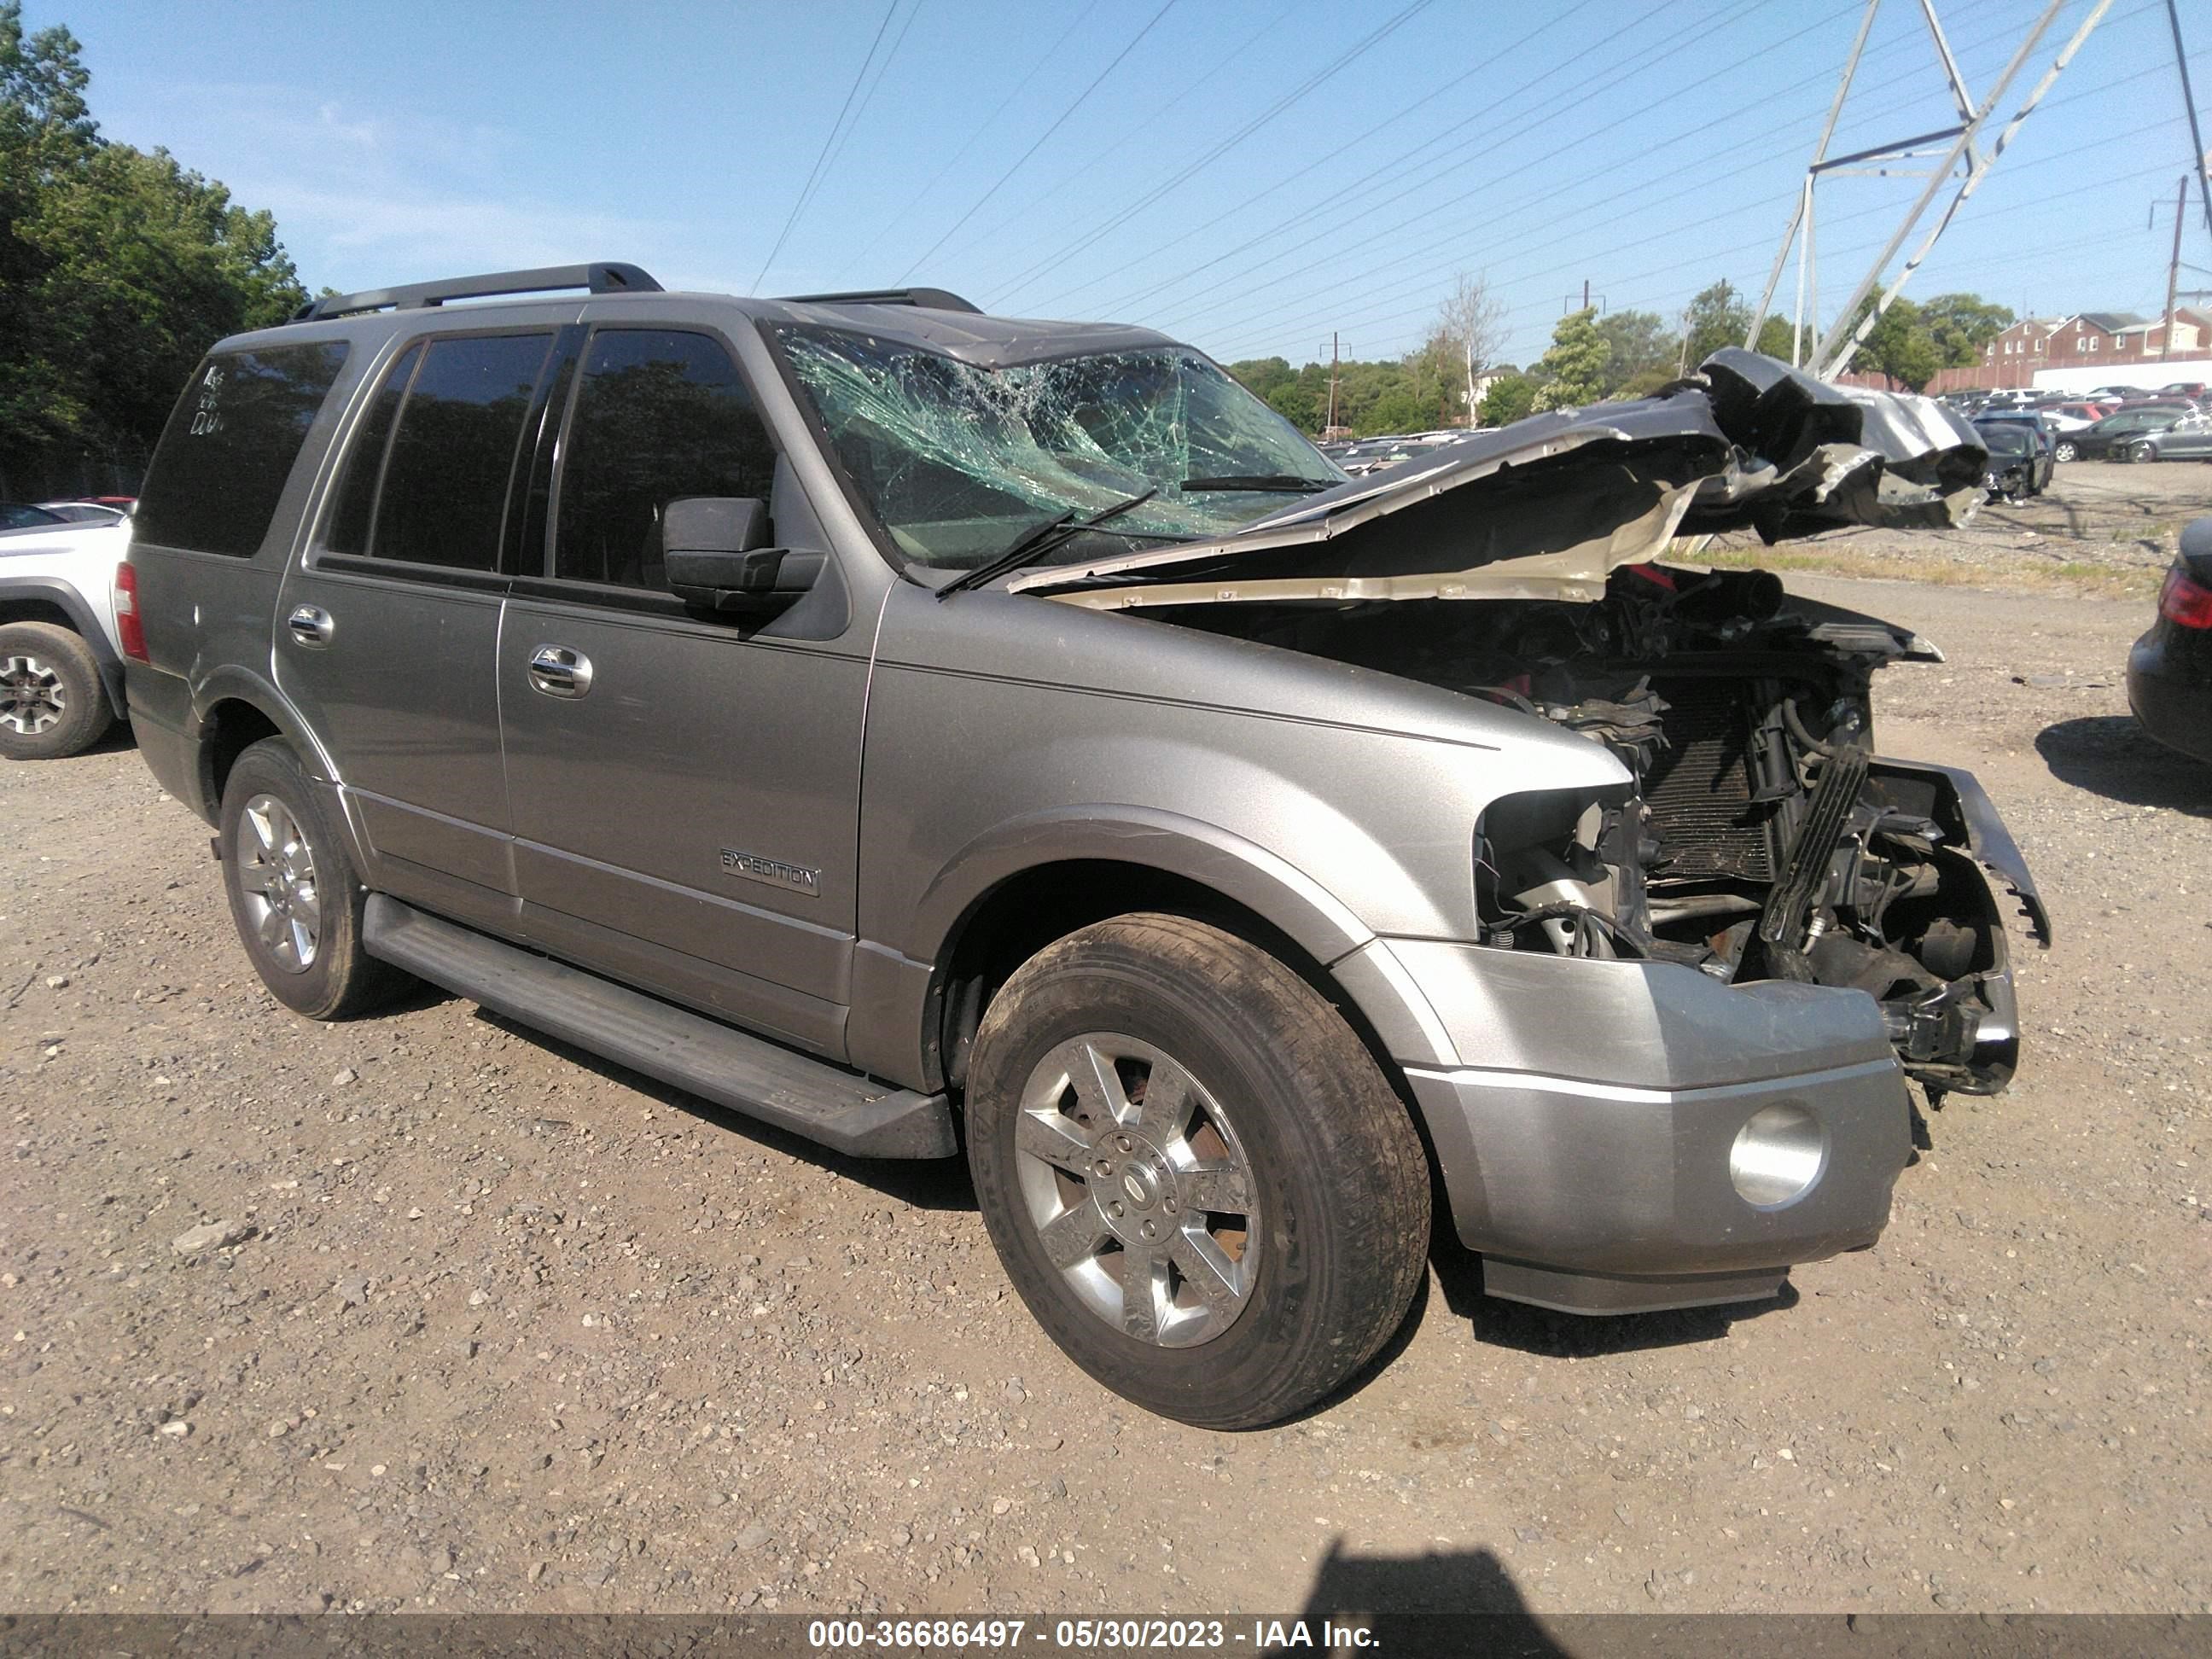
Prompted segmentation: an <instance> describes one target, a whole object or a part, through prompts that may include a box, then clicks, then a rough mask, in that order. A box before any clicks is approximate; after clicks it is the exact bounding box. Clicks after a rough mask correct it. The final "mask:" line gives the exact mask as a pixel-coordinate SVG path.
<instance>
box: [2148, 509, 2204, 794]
mask: <svg viewBox="0 0 2212 1659" xmlns="http://www.w3.org/2000/svg"><path fill="white" fill-rule="evenodd" d="M2128 706H2129V707H2130V708H2132V709H2134V710H2135V711H2136V719H2137V720H2141V721H2142V727H2143V730H2144V731H2146V732H2149V733H2150V734H2151V736H2153V737H2154V738H2157V739H2158V740H2159V741H2160V743H2162V744H2165V745H2166V747H2167V748H2169V749H2175V750H2180V752H2181V753H2183V754H2185V755H2192V756H2194V757H2196V758H2197V759H2198V760H2201V761H2212V519H2199V520H2197V522H2196V523H2194V524H2192V525H2191V526H2189V528H2188V529H2186V530H2185V531H2183V532H2181V556H2180V557H2179V558H2178V559H2176V560H2175V561H2174V562H2173V568H2172V569H2171V570H2169V571H2167V572H2166V586H2165V588H2164V590H2163V591H2162V592H2160V594H2159V596H2158V620H2157V621H2156V622H2155V623H2153V624H2151V630H2150V632H2149V633H2148V634H2146V635H2143V636H2142V638H2141V639H2139V640H2137V641H2136V646H2135V649H2134V650H2132V651H2130V653H2128Z"/></svg>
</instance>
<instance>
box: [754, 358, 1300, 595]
mask: <svg viewBox="0 0 2212 1659" xmlns="http://www.w3.org/2000/svg"><path fill="white" fill-rule="evenodd" d="M781 339H782V343H783V347H784V349H785V351H786V352H787V354H788V356H789V357H790V361H791V365H792V368H793V371H794V373H795V374H796V375H797V377H798V380H799V385H800V386H801V387H802V388H803V389H804V391H805V393H806V395H807V396H808V397H809V398H811V399H812V401H813V404H814V407H815V410H816V411H817V413H818V414H819V415H820V416H821V418H822V422H823V425H824V426H826V427H827V428H829V436H830V440H831V441H832V443H833V444H834V445H835V447H836V451H837V455H838V458H839V459H841V460H842V462H843V463H844V465H845V469H846V471H848V473H850V474H851V476H852V478H853V481H854V483H855V484H856V485H857V486H858V487H859V489H860V493H861V494H862V495H864V496H866V498H867V501H868V505H869V506H870V507H872V509H873V510H874V512H875V514H876V517H877V518H878V520H880V521H881V523H882V524H883V526H884V529H885V531H887V532H889V533H890V538H891V539H892V540H893V541H894V542H896V544H898V547H899V550H900V551H901V552H902V553H904V554H905V555H906V556H908V558H910V559H915V560H918V561H920V562H922V563H924V564H930V565H937V566H940V567H943V568H947V569H955V570H957V569H966V568H975V566H978V565H981V564H983V563H984V562H987V561H988V560H990V559H992V558H994V556H997V555H998V554H1000V552H1002V551H1003V550H1005V549H1006V547H1007V546H1008V544H1010V543H1012V542H1013V541H1014V540H1015V539H1016V538H1018V537H1020V536H1021V535H1022V534H1023V533H1024V532H1026V531H1028V530H1030V529H1032V528H1034V527H1035V526H1037V525H1039V524H1041V523H1042V522H1044V521H1046V520H1050V519H1052V518H1054V517H1055V516H1056V515H1059V514H1061V513H1073V514H1074V515H1075V516H1076V517H1078V518H1089V517H1091V515H1093V514H1095V513H1100V512H1102V511H1103V510H1104V509H1106V508H1108V507H1113V506H1115V504H1116V503H1117V502H1123V501H1127V500H1128V498H1129V497H1130V496H1132V495H1139V494H1141V493H1143V492H1144V491H1146V490H1157V491H1158V494H1157V495H1152V497H1150V498H1149V499H1148V500H1146V501H1143V502H1142V503H1141V504H1139V505H1138V506H1136V507H1130V508H1128V509H1127V511H1126V512H1123V513H1118V514H1116V515H1115V517H1114V519H1113V520H1112V522H1111V523H1110V524H1103V525H1101V526H1098V527H1097V529H1093V530H1087V531H1084V532H1079V533H1078V534H1076V535H1074V536H1073V537H1072V538H1070V539H1069V540H1068V541H1067V542H1066V544H1063V545H1060V546H1059V547H1057V548H1055V549H1054V550H1053V551H1052V553H1051V555H1050V556H1049V561H1048V562H1054V563H1058V562H1066V561H1069V560H1073V559H1077V558H1083V557H1095V556H1097V548H1098V546H1099V545H1100V544H1101V543H1102V542H1103V541H1106V540H1108V539H1109V538H1110V539H1111V541H1112V542H1113V543H1114V544H1116V545H1124V546H1126V545H1130V544H1139V545H1140V544H1143V543H1145V542H1146V541H1155V540H1157V541H1184V540H1190V539H1193V538H1201V539H1202V538H1212V537H1217V536H1221V535H1225V534H1227V533H1229V532H1231V531H1233V530H1235V529H1236V528H1237V526H1240V525H1243V524H1244V523H1246V522H1248V521H1249V520H1253V519H1256V518H1259V517H1260V516H1261V515H1262V514H1264V513H1273V512H1274V511H1276V510H1278V509H1279V508H1280V507H1283V506H1285V504H1286V503H1287V502H1289V501H1293V500H1295V499H1296V498H1297V495H1300V494H1304V493H1307V492H1310V491H1311V490H1317V489H1332V488H1334V486H1335V485H1337V484H1339V483H1343V482H1344V474H1342V473H1341V472H1340V471H1337V469H1336V468H1335V467H1334V466H1333V465H1330V463H1329V462H1328V460H1327V459H1325V458H1324V457H1323V456H1322V454H1321V453H1320V452H1319V451H1318V450H1316V449H1315V448H1314V447H1313V446H1312V445H1311V444H1310V443H1308V442H1307V441H1305V440H1304V438H1303V437H1301V436H1299V435H1298V433H1297V429H1296V428H1293V427H1292V426H1291V424H1290V422H1287V421H1285V420H1284V419H1283V418H1282V416H1279V415H1278V414H1276V413H1275V411H1274V410H1272V409H1269V408H1268V407H1267V405H1266V404H1263V403H1261V401H1260V400H1259V399H1258V398H1255V397H1254V396H1253V395H1252V394H1251V393H1250V392H1247V391H1245V390H1244V388H1243V386H1239V385H1237V382H1236V381H1234V380H1231V379H1230V378H1229V376H1228V375H1226V374H1223V373H1222V372H1221V370H1220V369H1218V368H1215V367H1214V366H1213V365H1212V363H1210V362H1207V361H1206V359H1205V358H1203V357H1201V356H1199V355H1198V354H1197V353H1196V352H1194V351H1188V350H1185V349H1181V348H1178V347H1174V346H1161V347H1154V348H1148V349H1143V350H1136V351H1113V352H1095V353H1091V354H1089V355H1086V356H1072V357H1060V358H1054V359H1052V360H1050V361H1048V362H1036V363H1023V364H1018V365H1015V366H1013V367H1010V368H981V367H979V366H977V365H975V364H974V363H968V362H960V361H958V360H957V359H955V358H951V357H948V356H945V355H944V354H942V353H940V352H936V351H931V350H928V349H925V348H922V347H919V346H915V345H910V344H907V343H903V342H897V341H890V340H884V339H879V338H877V337H872V336H868V335H862V334H848V333H843V332H841V331H834V330H828V329H807V328H787V329H785V330H782V331H781Z"/></svg>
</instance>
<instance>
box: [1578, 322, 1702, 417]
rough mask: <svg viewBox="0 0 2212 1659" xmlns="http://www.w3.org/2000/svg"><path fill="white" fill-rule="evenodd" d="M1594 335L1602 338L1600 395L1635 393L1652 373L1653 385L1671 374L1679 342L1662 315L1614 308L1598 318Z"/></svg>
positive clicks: (1670, 378) (1672, 375)
mask: <svg viewBox="0 0 2212 1659" xmlns="http://www.w3.org/2000/svg"><path fill="white" fill-rule="evenodd" d="M1597 331H1598V337H1599V338H1601V339H1602V340H1603V341H1604V342H1605V354H1606V355H1605V374H1604V376H1603V390H1602V391H1601V392H1600V393H1599V395H1600V396H1601V397H1606V398H1617V397H1621V396H1624V395H1625V396H1628V397H1637V396H1640V395H1642V394H1641V392H1640V391H1638V392H1630V391H1628V387H1629V386H1631V385H1632V384H1635V385H1637V386H1639V387H1640V386H1643V384H1644V382H1645V381H1646V380H1648V379H1649V377H1650V376H1651V375H1652V374H1655V373H1656V374H1658V376H1659V379H1658V380H1657V381H1656V382H1653V383H1652V384H1655V385H1663V384H1664V383H1665V382H1666V381H1668V380H1672V379H1673V378H1674V364H1675V362H1676V360H1677V358H1678V357H1679V356H1680V353H1681V342H1680V341H1679V340H1677V339H1676V338H1675V337H1674V335H1673V334H1671V333H1669V332H1668V328H1667V323H1666V319H1664V318H1662V317H1661V316H1660V314H1659V313H1657V312H1656V311H1615V312H1613V313H1609V314H1607V315H1606V316H1604V317H1601V318H1600V319H1598V323H1597Z"/></svg>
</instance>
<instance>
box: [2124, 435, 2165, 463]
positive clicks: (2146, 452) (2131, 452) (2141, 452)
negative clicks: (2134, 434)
mask: <svg viewBox="0 0 2212 1659" xmlns="http://www.w3.org/2000/svg"><path fill="white" fill-rule="evenodd" d="M2128 459H2130V460H2131V461H2136V462H2143V461H2154V460H2156V459H2158V446H2157V445H2155V444H2154V443H2152V442H2151V441H2149V440H2148V439H2140V440H2138V441H2136V442H2135V443H2132V444H2130V445H2129V446H2128Z"/></svg>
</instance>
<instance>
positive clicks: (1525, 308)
mask: <svg viewBox="0 0 2212 1659" xmlns="http://www.w3.org/2000/svg"><path fill="white" fill-rule="evenodd" d="M2136 78H2137V77H2136V76H2122V77H2120V79H2119V80H2117V81H2114V82H2108V83H2107V84H2106V86H2103V87H2096V88H2084V90H2083V91H2082V93H2081V94H2079V95H2080V96H2083V97H2087V96H2088V95H2090V94H2092V93H2095V92H2102V91H2106V90H2110V89H2111V88H2112V87H2115V86H2118V85H2121V84H2124V82H2126V81H2129V80H2133V79H2136ZM2179 120H2180V117H2179V116H2178V115H2177V116H2168V117H2163V118H2160V120H2158V121H2154V122H2152V123H2149V124H2148V125H2145V126H2142V127H2138V128H2135V129H2132V130H2130V131H2124V132H2118V133H2112V134H2108V135H2106V137H2102V138H2100V139H2097V140H2094V141H2093V142H2092V143H2087V144H2083V145H2078V146H2075V147H2074V149H2073V150H2072V151H2071V152H2070V153H2071V154H2080V153H2081V152H2083V151H2087V150H2092V149H2103V148H2105V147H2106V146H2107V145H2110V144H2118V143H2131V142H2133V141H2135V140H2136V139H2139V138H2142V137H2145V136H2146V135H2148V134H2151V133H2154V132H2156V131H2159V129H2160V128H2161V127H2164V126H2167V125H2172V124H2174V123H2177V122H2179ZM2055 160H2057V158H2056V157H2048V156H2046V157H2042V158H2039V160H2037V161H2034V162H2032V163H2029V164H2027V165H2025V166H2016V167H2015V169H2014V172H2013V173H2012V174H2011V175H2010V176H2011V177H2015V178H2017V177H2019V176H2021V175H2022V174H2025V173H2027V172H2029V171H2030V170H2032V168H2033V167H2045V166H2049V165H2051V163H2052V162H2053V161H2055ZM2169 165H2170V164H2168V163H2164V162H2160V163H2154V164H2153V165H2152V166H2149V167H2143V168H2140V169H2138V170H2136V172H2134V173H2122V174H2107V175H2103V176H2100V178H2098V179H2094V180H2093V181H2091V182H2090V183H2088V184H2086V185H2077V186H2075V187H2074V188H2072V189H2069V190H2064V191H2051V192H2048V193H2045V194H2042V195H2039V196H2038V197H2036V200H2037V202H2038V204H2043V203H2046V202H2056V201H2063V200H2064V199H2065V198H2066V197H2069V196H2078V195H2083V194H2086V193H2088V192H2091V191H2100V192H2109V191H2111V189H2112V185H2115V184H2119V183H2124V182H2125V181H2126V180H2128V179H2134V178H2138V177H2144V176H2148V175H2149V174H2153V173H2163V172H2165V171H2166V169H2167V167H2168V166H2169ZM1792 194H1794V192H1793V191H1783V192H1781V193H1780V194H1778V195H1776V196H1774V197H1768V198H1765V200H1763V201H1761V202H1759V203H1756V204H1748V203H1747V204H1745V205H1746V207H1747V209H1748V208H1750V207H1752V206H1759V207H1765V206H1771V205H1773V204H1776V203H1779V202H1784V201H1786V200H1788V199H1789V197H1790V196H1791V195H1792ZM1888 211H1890V208H1889V206H1888V205H1887V204H1880V203H1878V204H1875V205H1873V206H1871V207H1866V208H1861V209H1859V210H1857V211H1855V212H1851V213H1846V214H1841V215H1838V216H1835V217H1833V218H1832V219H1831V220H1830V223H1831V224H1832V225H1837V224H1848V223H1850V222H1852V221H1854V220H1858V219H1867V218H1871V217H1873V216H1875V215H1877V214H1881V213H1887V212H1888ZM2003 211H2005V210H2004V209H2003V208H2002V205H2001V204H1994V203H1993V204H1987V205H1985V206H1984V208H1983V209H1982V210H1980V211H1979V212H1976V213H1972V214H1962V215H1961V216H1960V223H1975V222H1979V221H1981V220H1983V219H1985V218H1990V217H1993V216H1996V215H1998V214H1999V213H2002V212H2003ZM1665 234H1668V233H1664V232H1662V233H1661V236H1663V235H1665ZM1661 236H1651V237H1645V238H1644V239H1642V240H1640V241H1638V242H1633V243H1626V244H1623V245H1622V246H1624V247H1636V246H1644V245H1645V244H1647V243H1650V242H1651V241H1656V240H1660V239H1661ZM2092 240H2100V241H2103V242H2106V243H2107V244H2109V241H2110V238H2109V236H2100V237H2098V238H2095V239H2092ZM1878 242H1879V239H1876V240H1875V241H1869V242H1867V243H1863V244H1860V245H1856V246H1852V247H1850V248H1847V249H1844V250H1843V251H1842V252H1841V253H1840V254H1839V255H1838V257H1839V258H1851V257H1854V256H1856V255H1857V254H1859V253H1863V252H1872V251H1873V249H1874V248H1875V246H1877V245H1878ZM1769 246H1772V240H1771V237H1770V238H1765V239H1754V240H1749V241H1745V242H1741V243H1738V244H1736V245H1735V246H1731V247H1725V248H1711V249H1705V250H1702V251H1700V252H1698V253H1696V254H1694V255H1692V256H1691V257H1690V258H1686V259H1678V260H1676V261H1674V263H1673V264H1665V265H1658V266H1654V267H1651V268H1650V269H1648V270H1644V271H1641V272H1638V273H1637V274H1636V275H1635V276H1631V277H1628V278H1626V279H1625V280H1621V279H1616V281H1615V283H1614V286H1615V287H1620V288H1630V289H1632V288H1633V287H1634V286H1636V285H1637V284H1638V283H1643V282H1645V281H1648V280H1649V279H1650V278H1651V277H1653V276H1665V275H1667V274H1668V273H1669V272H1671V271H1676V270H1685V269H1686V268H1688V267H1690V266H1692V265H1700V264H1702V265H1705V267H1706V269H1707V270H1709V271H1710V270H1711V268H1712V267H1713V266H1714V265H1715V264H1719V263H1721V262H1722V261H1723V260H1726V259H1729V258H1733V257H1734V256H1735V255H1737V254H1740V253H1747V252H1754V251H1756V250H1758V249H1760V248H1764V247H1769ZM2041 252H2045V250H2043V249H2037V250H2033V251H2032V252H2030V254H2029V255H2028V256H2027V257H2030V258H2033V257H2039V255H2040V253H2041ZM1580 263H1582V262H1580V261H1569V262H1566V263H1565V264H1559V265H1555V266H1553V267H1551V268H1550V270H1540V271H1535V272H1533V273H1530V275H1529V276H1528V278H1527V280H1528V281H1535V280H1538V279H1539V278H1541V277H1543V276H1547V275H1553V274H1556V273H1557V272H1559V271H1561V270H1572V269H1575V268H1576V267H1577V265H1578V264H1580ZM1991 268H1995V267H1991ZM1665 297H1667V296H1661V299H1662V300H1663V299H1664V298H1665ZM1674 297H1680V296H1674ZM1658 303H1661V300H1653V301H1646V304H1647V305H1653V304H1658ZM1551 304H1552V301H1549V300H1541V301H1530V302H1528V303H1527V304H1524V305H1520V306H1515V307H1510V308H1509V309H1508V310H1507V312H1506V313H1505V315H1506V316H1509V317H1517V316H1523V315H1526V314H1527V313H1529V312H1532V311H1546V310H1548V309H1549V308H1550V306H1551ZM1434 309H1435V307H1433V306H1432V305H1421V306H1415V307H1408V308H1407V309H1405V310H1403V311H1398V312H1394V313H1389V314H1387V315H1375V314H1372V313H1369V314H1367V315H1365V316H1364V317H1363V316H1360V315H1357V314H1355V315H1354V316H1353V317H1352V319H1349V320H1350V321H1352V322H1353V323H1355V324H1360V323H1364V325H1368V326H1370V327H1375V328H1381V327H1383V326H1386V325H1389V324H1391V323H1394V322H1399V321H1401V320H1403V319H1407V318H1411V317H1416V316H1419V317H1427V316H1430V315H1431V314H1433V312H1434ZM1407 343H1410V337H1408V338H1407ZM1223 349H1224V350H1225V351H1226V352H1228V353H1229V354H1230V360H1231V361H1234V360H1236V358H1237V348H1236V347H1234V346H1231V347H1225V348H1223ZM1385 355H1388V354H1387V353H1386V354H1385Z"/></svg>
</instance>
